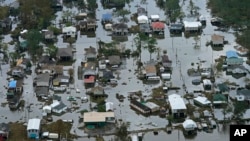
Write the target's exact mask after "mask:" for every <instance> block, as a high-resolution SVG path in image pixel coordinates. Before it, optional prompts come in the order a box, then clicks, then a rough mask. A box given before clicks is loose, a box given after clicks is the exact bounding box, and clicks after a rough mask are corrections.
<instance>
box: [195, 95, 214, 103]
mask: <svg viewBox="0 0 250 141" xmlns="http://www.w3.org/2000/svg"><path fill="white" fill-rule="evenodd" d="M194 100H196V101H198V102H200V103H201V104H203V105H207V104H211V102H210V101H209V100H208V99H207V98H206V97H202V96H198V97H196V98H194Z"/></svg>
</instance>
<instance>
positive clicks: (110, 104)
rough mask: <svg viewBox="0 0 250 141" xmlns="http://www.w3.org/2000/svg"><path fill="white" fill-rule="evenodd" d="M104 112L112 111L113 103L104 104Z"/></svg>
mask: <svg viewBox="0 0 250 141" xmlns="http://www.w3.org/2000/svg"><path fill="white" fill-rule="evenodd" d="M105 106H106V111H109V110H113V106H114V103H113V102H106V103H105Z"/></svg>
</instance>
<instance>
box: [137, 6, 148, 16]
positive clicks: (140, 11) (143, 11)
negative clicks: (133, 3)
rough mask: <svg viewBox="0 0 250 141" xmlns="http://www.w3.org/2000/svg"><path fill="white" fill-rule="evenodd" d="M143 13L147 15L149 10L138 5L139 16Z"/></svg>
mask: <svg viewBox="0 0 250 141" xmlns="http://www.w3.org/2000/svg"><path fill="white" fill-rule="evenodd" d="M141 15H147V11H146V9H145V8H143V7H138V8H137V16H141Z"/></svg>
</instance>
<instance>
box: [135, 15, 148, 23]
mask: <svg viewBox="0 0 250 141" xmlns="http://www.w3.org/2000/svg"><path fill="white" fill-rule="evenodd" d="M137 22H138V23H139V24H145V23H148V17H147V16H145V15H141V16H138V17H137Z"/></svg>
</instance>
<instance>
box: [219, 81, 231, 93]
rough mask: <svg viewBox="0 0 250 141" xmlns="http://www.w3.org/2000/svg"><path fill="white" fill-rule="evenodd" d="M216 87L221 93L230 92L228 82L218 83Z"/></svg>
mask: <svg viewBox="0 0 250 141" xmlns="http://www.w3.org/2000/svg"><path fill="white" fill-rule="evenodd" d="M216 87H217V89H218V91H219V92H220V93H222V94H229V91H230V88H229V87H228V85H227V84H226V83H218V84H217V85H216Z"/></svg>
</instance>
